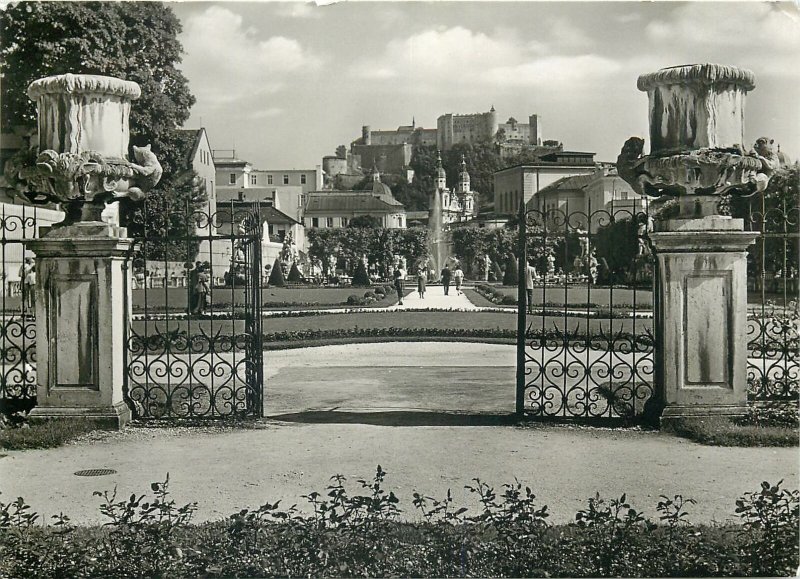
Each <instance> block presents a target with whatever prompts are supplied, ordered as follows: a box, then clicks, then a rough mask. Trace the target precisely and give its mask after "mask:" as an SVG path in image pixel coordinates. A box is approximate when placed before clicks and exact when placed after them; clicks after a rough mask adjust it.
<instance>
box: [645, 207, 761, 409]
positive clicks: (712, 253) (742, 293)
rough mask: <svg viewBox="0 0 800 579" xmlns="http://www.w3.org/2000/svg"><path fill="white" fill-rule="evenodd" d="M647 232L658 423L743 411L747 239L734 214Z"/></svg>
mask: <svg viewBox="0 0 800 579" xmlns="http://www.w3.org/2000/svg"><path fill="white" fill-rule="evenodd" d="M659 229H660V231H657V232H654V233H651V234H650V239H651V241H652V243H653V246H654V249H655V253H656V259H658V268H657V271H658V272H659V273H660V279H659V280H658V282H657V284H656V291H657V292H658V296H657V299H658V303H659V309H660V311H659V324H657V328H656V331H657V332H658V333H659V335H658V336H657V343H658V344H659V346H660V349H659V350H658V351H657V352H656V355H657V356H658V358H659V359H658V364H659V367H660V368H661V372H659V374H660V375H661V376H660V377H661V381H660V383H658V384H656V389H657V393H656V396H657V399H658V401H659V402H660V403H661V405H662V407H663V411H662V414H661V423H662V424H664V423H669V422H670V421H674V420H675V419H679V418H681V417H687V416H706V415H714V414H724V415H737V414H744V413H745V411H746V407H747V251H746V250H747V247H748V246H749V245H750V244H752V243H753V242H754V241H755V238H756V236H757V233H751V232H745V231H743V229H744V222H743V220H741V219H732V218H730V217H721V216H708V217H704V218H701V219H671V220H668V221H666V222H663V223H661V224H660V227H659Z"/></svg>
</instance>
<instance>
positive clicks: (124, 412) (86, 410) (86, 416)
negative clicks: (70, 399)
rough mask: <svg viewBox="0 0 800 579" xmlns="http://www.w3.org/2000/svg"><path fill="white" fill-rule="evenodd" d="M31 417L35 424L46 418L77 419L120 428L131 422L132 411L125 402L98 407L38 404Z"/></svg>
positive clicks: (101, 425) (102, 426)
mask: <svg viewBox="0 0 800 579" xmlns="http://www.w3.org/2000/svg"><path fill="white" fill-rule="evenodd" d="M29 417H30V419H31V422H33V423H34V424H35V423H37V422H44V421H46V420H75V421H86V422H91V423H92V424H95V425H97V426H99V427H101V428H112V429H119V428H122V427H123V426H125V425H126V424H127V423H128V422H130V420H131V411H130V409H129V408H128V406H127V405H126V404H125V403H119V404H115V405H112V406H109V407H98V408H92V407H81V408H76V407H57V406H37V407H35V408H34V409H33V410H31V412H30V414H29Z"/></svg>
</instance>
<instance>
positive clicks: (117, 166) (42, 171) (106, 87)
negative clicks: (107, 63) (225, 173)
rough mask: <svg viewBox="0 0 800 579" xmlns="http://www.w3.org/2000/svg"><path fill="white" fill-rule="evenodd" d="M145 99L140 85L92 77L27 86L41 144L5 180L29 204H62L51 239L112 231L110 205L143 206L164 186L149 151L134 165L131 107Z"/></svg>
mask: <svg viewBox="0 0 800 579" xmlns="http://www.w3.org/2000/svg"><path fill="white" fill-rule="evenodd" d="M140 94H141V91H140V89H139V85H137V84H136V83H135V82H130V81H125V80H121V79H118V78H114V77H109V76H98V75H86V74H63V75H58V76H50V77H46V78H42V79H39V80H36V81H34V82H32V83H31V84H30V86H29V87H28V96H29V97H30V98H31V99H32V100H34V101H36V107H37V111H38V129H39V136H38V146H36V147H32V148H31V149H29V150H24V151H20V152H19V153H18V154H17V155H16V156H15V157H14V158H12V159H11V160H10V161H9V162H8V164H7V165H6V171H5V174H6V181H7V184H8V185H9V186H10V187H11V188H13V190H14V193H15V194H16V195H18V196H20V197H22V198H23V199H25V200H26V201H29V202H32V203H35V204H41V203H59V204H60V205H61V208H62V209H63V210H64V212H65V213H66V219H65V220H64V221H63V222H61V223H60V224H58V225H56V226H54V227H53V229H52V230H51V231H50V232H49V233H48V235H50V236H56V237H71V236H75V235H81V234H91V232H95V233H96V232H97V231H98V228H99V227H102V228H106V229H107V228H108V225H107V224H103V223H102V221H101V219H100V214H101V212H102V211H103V209H104V208H105V205H106V203H111V202H114V201H118V200H119V199H121V198H123V197H129V198H131V199H133V200H140V199H142V198H143V197H144V196H145V194H146V193H147V191H148V190H149V189H150V188H151V187H153V186H154V185H155V184H156V183H158V181H159V179H160V178H161V173H162V171H161V166H160V164H159V162H158V160H157V159H156V156H155V155H154V154H153V153H152V152H151V151H150V147H149V145H148V146H147V147H134V156H135V157H136V159H135V160H136V162H135V163H132V162H130V161H129V160H128V142H129V138H130V131H129V126H128V118H129V115H130V109H131V101H133V100H135V99H137V98H139V96H140ZM78 225H80V226H81V227H77V226H78ZM117 233H118V232H117Z"/></svg>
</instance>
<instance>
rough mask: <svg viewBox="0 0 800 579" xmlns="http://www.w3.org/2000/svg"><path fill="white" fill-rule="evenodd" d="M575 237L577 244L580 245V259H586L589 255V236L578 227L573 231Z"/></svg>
mask: <svg viewBox="0 0 800 579" xmlns="http://www.w3.org/2000/svg"><path fill="white" fill-rule="evenodd" d="M575 235H577V236H578V242H579V243H580V244H581V257H586V256H587V255H589V235H588V233H587V232H586V231H584V230H583V229H581V228H580V227H578V228H577V229H576V230H575Z"/></svg>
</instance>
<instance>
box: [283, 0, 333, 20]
mask: <svg viewBox="0 0 800 579" xmlns="http://www.w3.org/2000/svg"><path fill="white" fill-rule="evenodd" d="M315 8H317V5H316V4H315V3H313V2H280V3H279V6H278V9H277V11H276V14H277V15H278V16H283V17H284V18H322V12H321V11H320V10H315Z"/></svg>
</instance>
